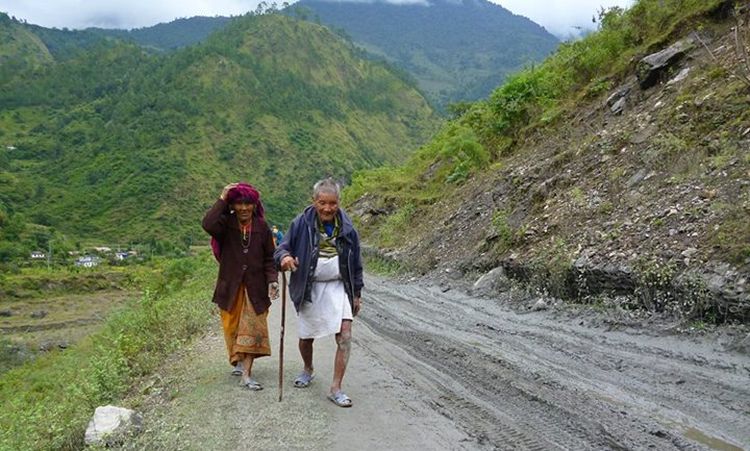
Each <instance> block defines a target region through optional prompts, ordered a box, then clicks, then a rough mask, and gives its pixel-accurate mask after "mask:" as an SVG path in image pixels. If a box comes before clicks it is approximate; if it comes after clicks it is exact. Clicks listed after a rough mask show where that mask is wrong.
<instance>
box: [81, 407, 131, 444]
mask: <svg viewBox="0 0 750 451" xmlns="http://www.w3.org/2000/svg"><path fill="white" fill-rule="evenodd" d="M141 421H142V420H141V416H140V415H139V414H138V413H137V412H135V411H133V410H130V409H126V408H124V407H117V406H99V407H97V408H96V411H94V416H93V418H91V421H89V425H88V428H86V435H85V437H84V440H85V442H86V445H89V446H90V445H100V446H101V445H105V446H109V445H113V444H116V443H121V442H122V440H123V439H124V438H125V437H126V436H127V435H128V434H130V433H134V432H137V431H139V430H140V428H141Z"/></svg>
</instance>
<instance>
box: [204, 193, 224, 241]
mask: <svg viewBox="0 0 750 451" xmlns="http://www.w3.org/2000/svg"><path fill="white" fill-rule="evenodd" d="M226 213H227V203H226V202H224V200H222V199H217V200H216V202H215V203H214V205H213V206H212V207H211V208H209V210H208V211H207V212H206V215H205V216H203V230H205V231H206V232H208V234H209V235H211V236H212V237H214V238H219V237H220V236H221V235H223V234H224V228H225V227H226V224H227V214H226Z"/></svg>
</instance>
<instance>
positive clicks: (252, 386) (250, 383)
mask: <svg viewBox="0 0 750 451" xmlns="http://www.w3.org/2000/svg"><path fill="white" fill-rule="evenodd" d="M240 385H241V386H243V387H245V388H246V389H248V390H252V391H258V390H263V386H262V385H260V382H258V381H256V380H255V379H253V378H252V377H248V378H247V379H245V378H243V379H242V382H240Z"/></svg>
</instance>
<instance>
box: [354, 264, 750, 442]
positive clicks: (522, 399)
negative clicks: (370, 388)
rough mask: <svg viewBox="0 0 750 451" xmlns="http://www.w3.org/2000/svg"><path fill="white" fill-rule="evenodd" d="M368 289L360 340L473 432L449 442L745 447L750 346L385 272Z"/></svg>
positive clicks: (749, 429) (749, 435) (749, 431)
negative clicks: (511, 302)
mask: <svg viewBox="0 0 750 451" xmlns="http://www.w3.org/2000/svg"><path fill="white" fill-rule="evenodd" d="M365 299H366V304H365V310H364V311H363V314H362V318H361V319H362V321H363V322H364V323H365V324H366V325H367V327H368V328H369V329H370V330H371V331H372V333H373V334H374V335H375V336H376V337H378V338H379V339H376V340H372V341H358V344H359V346H360V347H361V348H363V349H364V352H365V353H368V354H370V355H371V357H372V358H373V359H375V360H378V361H381V362H383V364H384V365H386V367H388V368H389V369H390V371H392V372H393V375H394V377H397V378H400V379H401V380H402V381H404V383H405V384H406V385H407V386H408V387H410V388H411V390H413V391H415V392H418V393H420V394H421V398H422V400H423V402H424V403H425V404H427V405H429V406H430V407H431V408H432V409H434V411H436V412H439V413H440V414H441V415H443V416H444V417H446V418H448V419H450V420H451V421H452V422H453V423H454V424H455V425H456V427H457V428H459V429H460V430H461V431H463V432H465V433H466V434H467V436H468V440H464V441H462V442H459V443H453V444H450V446H447V447H448V448H465V449H532V450H536V449H538V450H550V449H576V450H583V449H649V448H650V449H660V450H664V449H721V450H729V449H750V357H749V356H748V355H746V354H741V353H734V352H727V351H725V350H723V349H722V346H721V344H720V343H719V342H718V341H717V340H715V339H713V338H704V337H701V338H700V339H694V338H690V337H685V336H675V335H667V334H663V333H658V331H645V330H643V329H640V330H635V329H631V330H625V331H617V330H606V329H607V328H606V327H586V326H584V325H583V324H582V322H583V321H582V320H581V319H580V318H578V319H570V318H560V317H559V315H555V314H553V313H551V312H530V313H523V314H519V313H516V312H514V311H512V310H510V309H509V308H508V307H507V303H504V302H503V299H502V296H500V297H498V298H495V299H480V298H473V297H470V296H467V295H465V294H462V293H460V292H459V290H449V291H447V292H443V290H441V289H439V288H437V287H434V288H424V287H421V286H419V285H416V284H408V283H407V284H394V283H389V282H387V281H385V280H382V279H378V278H370V279H369V280H368V284H367V289H366V294H365ZM504 305H505V306H504ZM393 349H398V350H399V351H403V352H392V350H393Z"/></svg>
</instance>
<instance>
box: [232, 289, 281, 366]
mask: <svg viewBox="0 0 750 451" xmlns="http://www.w3.org/2000/svg"><path fill="white" fill-rule="evenodd" d="M220 311H221V325H222V327H223V328H224V341H225V342H226V344H227V352H228V353H229V363H230V364H232V365H235V364H236V363H237V362H239V361H240V360H242V356H241V354H251V355H252V357H255V358H257V357H264V356H268V355H271V342H270V339H269V338H268V310H266V311H265V312H263V313H261V314H260V315H259V314H257V313H255V310H254V309H253V306H252V304H250V298H249V297H248V296H247V291H246V290H245V286H244V285H240V289H239V291H238V292H237V298H236V299H235V300H234V306H233V307H232V310H231V311H225V310H220Z"/></svg>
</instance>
